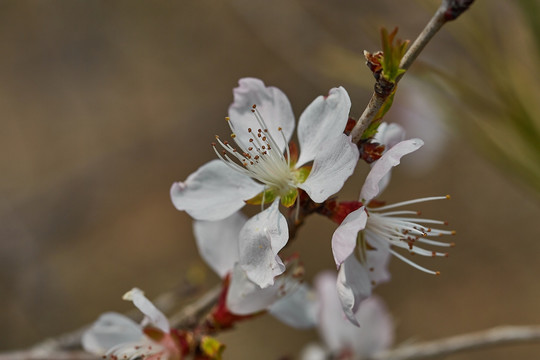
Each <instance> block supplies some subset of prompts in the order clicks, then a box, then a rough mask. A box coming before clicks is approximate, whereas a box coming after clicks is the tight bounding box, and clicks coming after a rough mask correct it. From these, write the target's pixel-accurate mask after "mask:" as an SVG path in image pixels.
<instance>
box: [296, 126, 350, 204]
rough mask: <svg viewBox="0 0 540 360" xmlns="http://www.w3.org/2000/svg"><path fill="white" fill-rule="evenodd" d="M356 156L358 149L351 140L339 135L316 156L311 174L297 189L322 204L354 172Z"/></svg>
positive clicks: (339, 188)
mask: <svg viewBox="0 0 540 360" xmlns="http://www.w3.org/2000/svg"><path fill="white" fill-rule="evenodd" d="M358 156H359V153H358V147H357V146H356V144H354V143H352V142H351V138H350V137H349V136H347V135H345V134H341V135H339V136H338V137H336V138H334V139H333V140H332V141H331V142H330V143H328V144H325V146H324V147H323V148H322V151H321V152H319V153H318V154H317V156H316V157H315V161H314V162H313V168H312V169H311V173H310V174H309V176H308V178H307V179H306V181H305V182H304V183H302V184H300V185H299V187H300V188H301V189H303V190H305V191H306V192H307V193H308V195H309V197H310V198H311V199H312V200H313V201H315V202H317V203H322V202H323V201H325V200H326V199H328V197H329V196H331V195H334V194H335V193H337V192H338V191H339V190H341V188H342V187H343V184H344V183H345V180H347V178H348V177H349V176H351V175H352V173H353V172H354V167H355V166H356V163H357V162H358Z"/></svg>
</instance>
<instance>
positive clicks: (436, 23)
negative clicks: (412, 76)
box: [351, 0, 474, 144]
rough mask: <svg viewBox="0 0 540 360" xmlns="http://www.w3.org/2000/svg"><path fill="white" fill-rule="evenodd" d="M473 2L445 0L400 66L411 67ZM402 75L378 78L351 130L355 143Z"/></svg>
mask: <svg viewBox="0 0 540 360" xmlns="http://www.w3.org/2000/svg"><path fill="white" fill-rule="evenodd" d="M473 2H474V0H443V1H442V2H441V5H440V6H439V8H438V9H437V11H436V12H435V14H433V16H432V17H431V19H430V20H429V22H428V23H427V25H426V27H425V28H424V30H422V32H421V33H420V35H418V37H417V38H416V40H414V42H413V43H412V45H411V46H410V47H409V48H408V49H407V52H406V53H405V55H404V56H403V58H402V59H401V62H400V64H399V67H400V68H401V69H404V70H407V69H409V67H410V66H411V65H412V63H413V62H414V60H416V58H417V57H418V55H419V54H420V53H421V52H422V50H424V47H425V46H426V45H427V43H428V42H429V41H430V40H431V39H432V38H433V36H434V35H435V34H436V33H437V32H438V31H439V30H440V29H441V27H442V26H443V25H444V24H446V23H447V22H448V21H451V20H455V19H456V18H457V17H458V16H459V15H461V14H462V13H463V12H464V11H465V10H467V9H468V8H469V6H470V5H471V4H472V3H473ZM402 76H403V75H402ZM402 76H400V77H398V78H397V79H396V82H395V83H389V82H388V81H386V80H385V79H384V77H383V76H381V77H380V78H379V80H377V82H376V83H375V88H374V91H373V95H371V99H370V100H369V103H368V105H367V106H366V108H365V109H364V112H363V113H362V115H361V116H360V118H359V119H358V122H357V123H356V125H355V127H354V128H353V130H352V131H351V136H352V141H353V142H354V143H356V144H358V143H359V142H360V140H361V139H362V134H363V133H364V131H366V129H367V127H368V126H369V124H371V122H372V121H373V119H374V118H375V115H377V113H378V112H379V110H380V108H381V107H382V105H383V104H384V102H385V101H386V99H387V98H388V96H390V94H391V93H392V90H393V88H394V87H395V85H397V83H398V82H399V80H400V79H401V77H402Z"/></svg>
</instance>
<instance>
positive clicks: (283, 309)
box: [269, 284, 317, 329]
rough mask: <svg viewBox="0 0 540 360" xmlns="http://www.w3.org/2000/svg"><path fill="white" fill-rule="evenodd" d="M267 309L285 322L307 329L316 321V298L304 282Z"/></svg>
mask: <svg viewBox="0 0 540 360" xmlns="http://www.w3.org/2000/svg"><path fill="white" fill-rule="evenodd" d="M269 311H270V313H271V314H272V315H274V316H275V317H276V318H278V319H279V320H281V321H282V322H284V323H285V324H287V325H289V326H292V327H294V328H297V329H308V328H310V327H313V326H315V324H316V323H317V298H316V296H315V294H314V293H313V291H312V290H310V289H309V288H308V287H307V286H306V285H305V284H302V285H300V286H299V287H298V289H296V290H294V291H292V292H291V293H290V294H288V295H286V296H285V297H284V298H283V299H280V300H278V301H276V302H275V303H274V304H273V305H272V306H270V308H269Z"/></svg>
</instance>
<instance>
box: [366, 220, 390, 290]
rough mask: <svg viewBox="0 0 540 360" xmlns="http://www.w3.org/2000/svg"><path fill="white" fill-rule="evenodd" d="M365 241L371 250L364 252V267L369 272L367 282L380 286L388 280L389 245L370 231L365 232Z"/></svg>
mask: <svg viewBox="0 0 540 360" xmlns="http://www.w3.org/2000/svg"><path fill="white" fill-rule="evenodd" d="M365 234H366V239H367V242H368V244H369V245H370V247H371V248H373V249H370V250H367V251H366V267H367V269H368V270H369V273H368V276H369V280H370V281H371V282H372V283H374V284H377V285H378V284H381V283H384V282H387V281H389V280H390V271H388V262H389V261H390V256H391V253H390V244H389V242H388V241H386V240H385V239H383V238H381V237H380V236H377V235H375V234H374V233H373V232H372V231H371V230H369V229H366V230H365Z"/></svg>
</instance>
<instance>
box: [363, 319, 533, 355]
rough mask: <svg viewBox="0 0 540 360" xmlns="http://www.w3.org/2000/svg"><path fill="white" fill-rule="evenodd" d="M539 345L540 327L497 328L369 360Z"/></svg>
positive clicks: (403, 348) (396, 351) (392, 351)
mask: <svg viewBox="0 0 540 360" xmlns="http://www.w3.org/2000/svg"><path fill="white" fill-rule="evenodd" d="M532 342H540V325H530V326H499V327H495V328H491V329H487V330H483V331H478V332H474V333H469V334H463V335H457V336H452V337H448V338H444V339H440V340H435V341H429V342H424V343H420V344H416V345H408V346H402V347H398V348H396V349H394V350H387V351H383V352H380V353H378V354H376V355H375V356H373V357H372V358H371V360H406V359H407V360H411V359H432V358H438V357H443V356H447V355H451V354H457V353H462V352H466V351H472V350H478V349H484V348H490V347H498V346H504V345H512V344H521V343H532Z"/></svg>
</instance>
